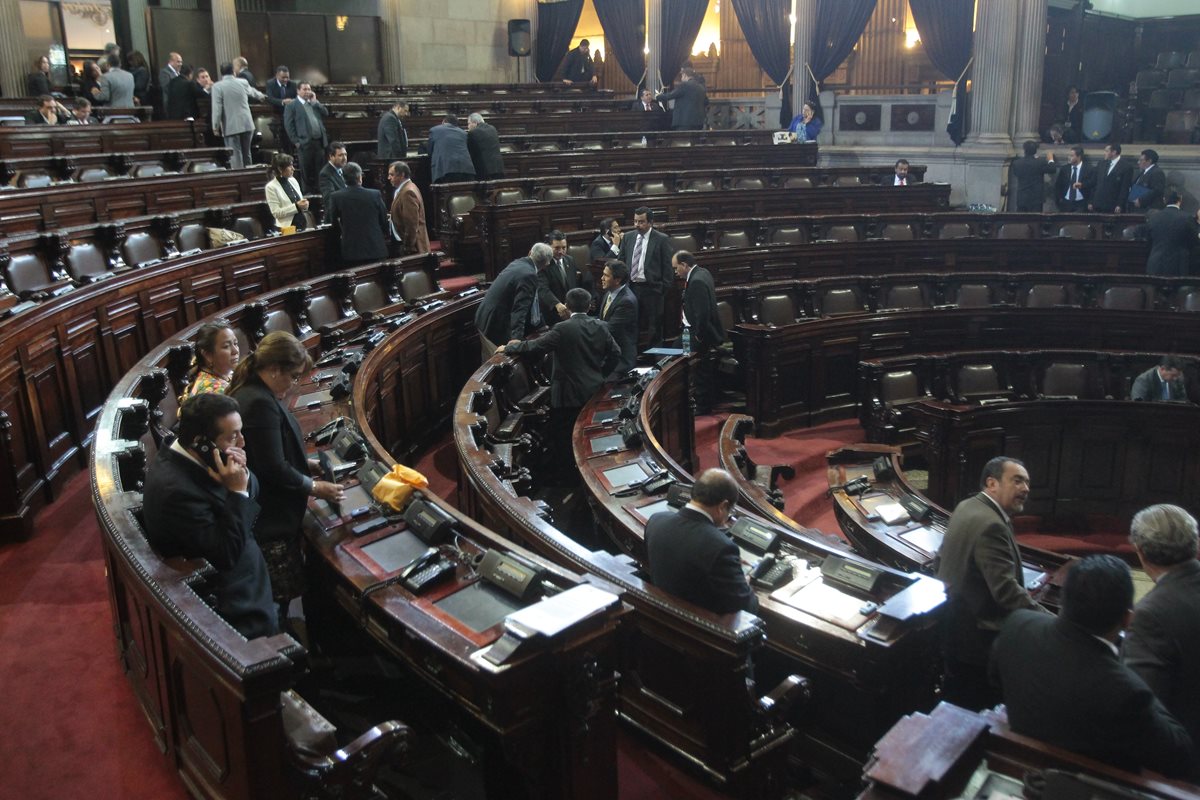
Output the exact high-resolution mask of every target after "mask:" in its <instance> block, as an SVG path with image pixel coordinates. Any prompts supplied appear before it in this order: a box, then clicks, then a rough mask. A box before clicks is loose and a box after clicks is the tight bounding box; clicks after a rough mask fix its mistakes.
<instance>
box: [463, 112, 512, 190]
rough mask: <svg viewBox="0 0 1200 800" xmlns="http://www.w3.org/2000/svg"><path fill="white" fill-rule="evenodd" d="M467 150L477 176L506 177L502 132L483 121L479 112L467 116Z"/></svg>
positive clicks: (494, 178)
mask: <svg viewBox="0 0 1200 800" xmlns="http://www.w3.org/2000/svg"><path fill="white" fill-rule="evenodd" d="M467 152H468V153H470V154H471V163H472V164H474V165H475V177H476V178H478V179H479V180H481V181H495V180H499V179H501V178H503V177H504V157H503V156H501V155H500V134H499V133H497V132H496V128H495V127H494V126H492V125H489V124H487V123H486V122H484V121H483V115H482V114H479V113H475V114H472V115H471V116H469V117H467Z"/></svg>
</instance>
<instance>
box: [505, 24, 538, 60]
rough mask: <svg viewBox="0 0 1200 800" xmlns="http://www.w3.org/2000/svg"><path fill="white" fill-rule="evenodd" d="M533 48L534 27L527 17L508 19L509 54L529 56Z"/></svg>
mask: <svg viewBox="0 0 1200 800" xmlns="http://www.w3.org/2000/svg"><path fill="white" fill-rule="evenodd" d="M531 50H533V28H532V26H531V25H530V23H529V20H527V19H510V20H509V21H508V54H509V55H510V56H527V55H529V53H530V51H531Z"/></svg>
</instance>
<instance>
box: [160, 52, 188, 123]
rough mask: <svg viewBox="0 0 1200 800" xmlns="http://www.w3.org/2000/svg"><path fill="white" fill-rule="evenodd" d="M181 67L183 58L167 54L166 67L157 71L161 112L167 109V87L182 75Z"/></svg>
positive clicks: (175, 54) (176, 54)
mask: <svg viewBox="0 0 1200 800" xmlns="http://www.w3.org/2000/svg"><path fill="white" fill-rule="evenodd" d="M182 66H183V56H181V55H179V53H168V54H167V63H166V65H165V66H164V67H163V68H162V69H160V70H159V71H158V88H159V89H161V90H162V107H163V112H164V113H165V112H166V108H167V87H168V86H170V85H171V81H173V80H175V79H176V78H178V77H179V76H180V75H182V74H183V73H182V71H181V70H180V67H182Z"/></svg>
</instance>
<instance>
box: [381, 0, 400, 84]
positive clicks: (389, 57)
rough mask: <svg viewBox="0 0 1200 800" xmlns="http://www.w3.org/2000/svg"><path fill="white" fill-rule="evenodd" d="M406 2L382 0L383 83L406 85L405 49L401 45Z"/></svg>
mask: <svg viewBox="0 0 1200 800" xmlns="http://www.w3.org/2000/svg"><path fill="white" fill-rule="evenodd" d="M403 5H404V0H380V3H379V6H380V8H379V11H380V15H379V16H380V19H379V23H380V24H379V38H380V39H381V40H382V42H383V82H384V83H404V60H403V57H402V56H403V48H402V47H401V45H400V32H401V26H403V24H404V9H403V8H402V7H401V6H403Z"/></svg>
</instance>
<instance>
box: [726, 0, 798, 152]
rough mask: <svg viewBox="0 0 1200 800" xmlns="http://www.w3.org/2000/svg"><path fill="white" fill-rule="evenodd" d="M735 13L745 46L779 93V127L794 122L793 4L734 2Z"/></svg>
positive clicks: (763, 0) (785, 0)
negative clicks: (790, 17)
mask: <svg viewBox="0 0 1200 800" xmlns="http://www.w3.org/2000/svg"><path fill="white" fill-rule="evenodd" d="M732 2H733V13H734V15H736V16H737V20H738V25H740V26H741V28H742V33H743V34H744V35H745V36H746V44H748V45H750V52H751V53H752V54H753V55H754V60H755V61H757V62H758V66H759V67H761V68H762V71H763V72H765V73H767V77H768V78H770V79H771V81H772V83H774V84H775V85H776V86H782V87H783V88H781V89H780V93H779V96H780V99H781V100H782V101H783V102H782V104H781V106H780V109H779V127H781V128H786V127H787V126H788V124H789V123H790V122H791V120H792V85H791V81H790V80H789V75H790V74H791V71H792V54H791V42H790V41H789V38H790V37H789V36H788V32H789V30H790V28H791V20H790V19H789V16H790V14H791V11H792V3H791V0H732Z"/></svg>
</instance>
